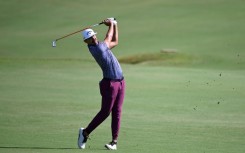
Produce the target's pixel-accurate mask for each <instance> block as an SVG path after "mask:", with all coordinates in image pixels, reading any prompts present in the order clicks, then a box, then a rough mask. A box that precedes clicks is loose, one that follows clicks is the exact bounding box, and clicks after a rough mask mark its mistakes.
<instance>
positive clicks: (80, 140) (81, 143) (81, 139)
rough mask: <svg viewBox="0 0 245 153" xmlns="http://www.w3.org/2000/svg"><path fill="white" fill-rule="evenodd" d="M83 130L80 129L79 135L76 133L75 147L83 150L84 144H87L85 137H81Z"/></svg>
mask: <svg viewBox="0 0 245 153" xmlns="http://www.w3.org/2000/svg"><path fill="white" fill-rule="evenodd" d="M83 130H84V128H80V129H79V133H78V140H77V145H78V148H80V149H85V146H86V142H87V137H85V136H84V135H83Z"/></svg>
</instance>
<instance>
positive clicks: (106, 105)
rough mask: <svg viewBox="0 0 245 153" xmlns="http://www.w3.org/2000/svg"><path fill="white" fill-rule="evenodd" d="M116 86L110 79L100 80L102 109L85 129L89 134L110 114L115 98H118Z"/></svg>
mask: <svg viewBox="0 0 245 153" xmlns="http://www.w3.org/2000/svg"><path fill="white" fill-rule="evenodd" d="M115 88H117V86H112V85H111V82H110V81H108V80H102V81H101V82H100V93H101V96H102V103H101V110H100V111H99V112H98V114H97V115H96V116H95V117H94V119H93V120H92V121H91V122H90V124H89V125H88V127H87V128H86V129H85V130H84V131H85V133H86V134H87V135H89V134H90V133H91V132H92V131H93V130H94V129H96V128H97V127H98V126H99V125H100V124H101V123H102V122H103V121H104V120H105V119H106V118H107V117H108V116H109V115H110V112H111V111H112V108H113V105H114V102H115V99H116V98H117V97H116V95H117V91H118V90H117V89H115Z"/></svg>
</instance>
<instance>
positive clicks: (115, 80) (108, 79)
mask: <svg viewBox="0 0 245 153" xmlns="http://www.w3.org/2000/svg"><path fill="white" fill-rule="evenodd" d="M103 80H106V81H113V82H121V81H122V80H124V77H122V78H121V79H110V78H103Z"/></svg>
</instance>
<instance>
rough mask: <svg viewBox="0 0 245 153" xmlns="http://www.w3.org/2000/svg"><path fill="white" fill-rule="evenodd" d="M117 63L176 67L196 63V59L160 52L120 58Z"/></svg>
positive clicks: (179, 54) (176, 53)
mask: <svg viewBox="0 0 245 153" xmlns="http://www.w3.org/2000/svg"><path fill="white" fill-rule="evenodd" d="M119 62H121V63H126V64H140V63H148V64H155V65H157V64H158V65H159V64H162V65H176V66H184V65H190V64H193V63H194V62H198V58H197V57H194V56H190V55H185V54H183V53H182V54H181V53H178V52H166V51H160V52H158V53H145V54H135V55H130V56H126V57H120V58H119Z"/></svg>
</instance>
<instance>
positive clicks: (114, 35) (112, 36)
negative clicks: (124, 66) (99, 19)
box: [104, 20, 118, 49]
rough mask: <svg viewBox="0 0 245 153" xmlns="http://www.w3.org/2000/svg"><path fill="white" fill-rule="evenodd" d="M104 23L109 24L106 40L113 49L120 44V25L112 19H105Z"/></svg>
mask: <svg viewBox="0 0 245 153" xmlns="http://www.w3.org/2000/svg"><path fill="white" fill-rule="evenodd" d="M104 24H105V25H107V26H109V29H108V31H107V34H106V37H105V39H104V42H105V43H106V44H107V46H108V48H110V49H112V48H113V47H115V46H116V45H117V44H118V27H117V24H114V23H113V21H111V20H105V21H104Z"/></svg>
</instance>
